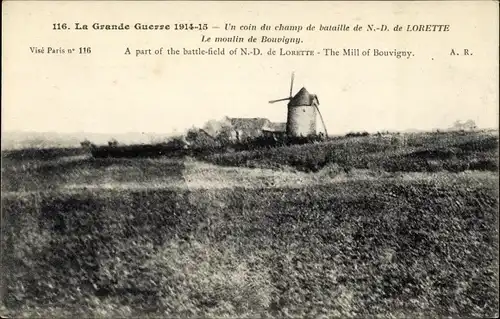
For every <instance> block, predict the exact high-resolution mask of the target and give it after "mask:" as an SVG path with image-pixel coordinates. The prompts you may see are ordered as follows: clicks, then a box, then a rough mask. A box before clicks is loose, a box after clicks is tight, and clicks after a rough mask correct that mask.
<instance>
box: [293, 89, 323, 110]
mask: <svg viewBox="0 0 500 319" xmlns="http://www.w3.org/2000/svg"><path fill="white" fill-rule="evenodd" d="M314 102H316V103H317V104H319V100H318V97H317V96H316V94H311V93H309V92H308V91H307V90H306V88H305V87H303V88H302V89H300V91H299V92H297V94H295V96H294V97H293V98H292V99H291V100H290V102H289V103H288V105H289V106H303V105H313V103H314Z"/></svg>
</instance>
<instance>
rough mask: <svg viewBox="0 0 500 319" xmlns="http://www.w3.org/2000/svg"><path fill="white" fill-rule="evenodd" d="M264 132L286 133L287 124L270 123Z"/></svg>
mask: <svg viewBox="0 0 500 319" xmlns="http://www.w3.org/2000/svg"><path fill="white" fill-rule="evenodd" d="M262 130H264V131H270V132H285V131H286V123H274V122H270V123H269V124H267V125H266V126H264V127H263V128H262Z"/></svg>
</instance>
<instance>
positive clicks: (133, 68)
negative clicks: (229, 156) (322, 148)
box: [2, 2, 498, 133]
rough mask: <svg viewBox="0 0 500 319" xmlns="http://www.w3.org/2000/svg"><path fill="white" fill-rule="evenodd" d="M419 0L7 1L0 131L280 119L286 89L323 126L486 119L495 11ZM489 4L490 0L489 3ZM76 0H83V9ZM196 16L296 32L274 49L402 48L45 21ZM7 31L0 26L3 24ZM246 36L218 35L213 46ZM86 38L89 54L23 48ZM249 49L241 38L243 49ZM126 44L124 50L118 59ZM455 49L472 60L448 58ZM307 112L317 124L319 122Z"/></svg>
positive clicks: (162, 127)
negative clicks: (212, 51) (415, 27)
mask: <svg viewBox="0 0 500 319" xmlns="http://www.w3.org/2000/svg"><path fill="white" fill-rule="evenodd" d="M485 3H488V2H483V4H478V3H468V2H459V3H456V4H454V5H453V4H449V3H448V4H445V3H437V2H427V3H420V4H418V3H414V4H412V3H391V2H379V3H376V4H375V3H362V2H358V3H342V2H334V3H327V2H315V3H312V4H304V3H299V2H293V3H287V2H274V3H266V4H264V3H241V2H240V3H222V2H221V3H218V2H209V3H198V4H195V3H192V2H189V3H187V2H173V3H162V2H152V3H147V4H146V3H142V4H138V3H134V2H124V3H118V2H108V3H102V2H96V3H85V4H81V3H80V4H79V3H72V4H70V3H64V2H59V3H57V2H54V3H39V2H24V3H8V5H7V6H6V5H5V2H4V3H3V4H2V5H3V10H2V11H3V12H2V15H3V16H2V18H3V19H2V24H3V30H4V31H3V32H5V33H4V36H3V37H2V44H3V47H4V48H5V51H4V52H3V56H2V70H3V71H2V86H3V87H2V91H3V92H5V93H4V94H3V95H2V130H3V131H42V132H45V131H51V132H61V133H70V132H95V133H123V132H150V133H151V132H153V133H154V132H157V133H169V132H175V131H182V130H185V129H187V128H189V127H191V126H201V125H203V123H204V122H206V121H207V120H210V119H220V118H222V117H223V116H229V117H266V118H269V119H270V120H272V121H279V122H283V121H285V120H286V102H282V103H275V104H269V103H268V101H269V100H273V99H278V98H283V97H287V96H288V94H289V89H290V77H291V72H292V71H294V72H295V82H294V93H295V92H297V91H298V90H299V89H300V88H301V87H306V88H307V90H308V91H309V92H311V93H315V94H317V95H318V97H319V101H320V103H321V104H320V110H321V112H322V114H323V117H324V120H325V122H326V125H327V128H328V131H329V133H330V132H331V133H344V132H349V131H369V132H372V131H380V130H391V131H392V130H397V131H401V130H409V129H419V130H432V129H436V128H447V127H449V126H451V125H452V123H453V122H454V121H456V120H462V121H465V120H469V119H471V120H474V121H475V122H476V124H477V125H478V126H479V127H483V128H496V127H498V10H497V8H496V6H491V5H490V6H488V5H487V4H485ZM491 4H493V5H495V4H494V3H493V2H491ZM83 5H85V6H83ZM58 21H59V22H68V23H69V24H70V25H72V22H80V23H88V24H92V23H93V22H100V23H119V22H121V21H123V22H125V23H129V24H131V25H133V24H134V23H136V22H142V23H151V24H156V23H175V22H176V21H200V22H201V21H205V22H206V23H208V24H209V25H217V26H220V27H221V28H222V29H215V30H214V29H211V30H208V31H207V33H206V35H208V36H217V35H219V36H230V35H233V34H234V35H239V36H243V37H244V38H248V37H249V36H250V35H252V34H253V35H255V36H257V37H260V36H262V35H267V36H283V35H285V36H287V37H301V38H302V40H303V43H302V44H300V45H298V46H297V45H288V46H286V45H277V44H273V45H271V44H262V45H260V49H261V51H263V52H266V51H267V49H268V48H270V47H271V46H276V47H284V48H291V49H293V48H311V49H314V50H316V51H319V50H321V49H323V48H334V49H338V50H341V51H342V50H343V49H344V48H359V49H360V50H364V49H371V51H372V52H373V50H374V49H379V50H388V51H390V50H394V49H397V50H405V51H412V52H413V53H414V56H412V57H411V58H410V59H406V58H402V59H396V58H394V57H373V56H371V57H345V56H344V57H342V56H341V57H325V56H315V57H286V56H250V57H245V56H228V55H226V56H218V57H217V56H210V57H207V56H205V57H201V56H168V55H159V56H155V55H152V56H140V57H135V56H134V52H135V49H146V48H151V49H153V50H154V49H155V48H160V47H163V48H164V50H165V49H167V48H169V47H174V48H178V49H182V48H183V47H185V48H189V49H191V48H198V47H204V48H206V47H209V46H215V44H206V43H201V42H200V37H201V33H200V32H191V31H186V32H185V33H182V32H171V31H156V32H154V31H133V30H132V31H126V32H119V31H107V32H106V31H87V32H85V31H76V30H71V31H54V30H52V24H53V23H55V22H58ZM226 22H229V23H233V24H238V23H239V24H253V25H256V26H260V25H261V24H263V23H267V24H278V23H282V24H287V25H291V24H293V25H298V24H305V25H307V24H309V23H312V24H315V25H319V24H324V25H336V24H339V23H346V24H350V25H352V24H356V23H358V24H360V25H366V24H368V23H375V24H381V23H385V24H387V25H389V26H391V25H394V24H397V23H399V24H401V25H407V24H413V23H438V24H450V30H451V31H450V32H448V33H393V32H390V33H389V34H387V33H370V32H360V33H352V32H344V33H342V32H328V31H318V32H309V33H305V32H300V33H292V32H288V33H263V32H261V31H256V32H253V33H252V32H248V31H238V32H237V33H235V32H225V31H224V30H223V27H224V24H225V23H226ZM9 30H12V31H9ZM243 45H245V44H241V43H230V44H226V45H224V46H223V47H225V48H226V52H227V51H228V50H229V49H231V48H235V47H240V46H243ZM32 46H39V47H45V48H47V47H48V46H52V47H53V48H59V47H61V48H70V47H74V48H79V47H87V46H88V47H91V48H92V53H91V54H89V55H78V54H72V55H68V54H66V55H53V54H38V55H37V54H32V53H31V52H30V47H32ZM248 46H250V45H248ZM127 47H129V48H130V49H131V51H132V52H133V54H132V56H127V55H124V52H125V49H126V48H127ZM452 48H455V49H456V50H457V51H459V52H461V50H462V49H463V48H468V49H469V50H470V51H471V52H473V55H472V56H458V57H457V56H450V55H449V53H450V51H451V49H452ZM318 122H319V121H318Z"/></svg>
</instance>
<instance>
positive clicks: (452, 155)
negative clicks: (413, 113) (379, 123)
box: [0, 133, 498, 318]
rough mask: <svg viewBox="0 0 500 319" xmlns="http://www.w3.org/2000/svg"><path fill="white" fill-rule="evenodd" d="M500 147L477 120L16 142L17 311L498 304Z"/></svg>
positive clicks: (343, 311) (6, 183)
mask: <svg viewBox="0 0 500 319" xmlns="http://www.w3.org/2000/svg"><path fill="white" fill-rule="evenodd" d="M497 145H498V138H497V137H496V136H494V135H492V134H476V133H468V134H434V135H433V134H421V135H413V136H410V137H409V138H408V139H406V140H405V141H404V142H401V141H400V140H395V139H392V140H391V139H382V138H378V137H361V138H349V139H348V138H340V139H336V140H332V141H329V142H327V143H319V144H312V145H301V146H288V147H283V148H279V149H261V150H251V151H245V152H230V153H225V154H212V155H204V156H203V157H200V158H182V159H171V158H156V159H145V158H141V159H130V158H129V159H117V158H114V159H113V158H103V159H93V158H91V157H89V156H88V155H86V154H84V153H78V152H77V151H74V153H72V152H73V151H67V150H66V151H65V152H64V153H63V152H61V156H59V157H58V156H57V155H54V154H53V152H52V153H50V154H51V156H50V157H43V156H42V157H40V156H39V155H37V154H38V153H36V152H34V151H31V152H32V153H29V155H23V156H19V153H4V154H3V161H2V193H3V196H2V225H3V226H2V227H3V238H2V245H3V247H2V251H3V252H4V253H3V256H2V264H3V269H6V270H7V271H5V272H2V276H3V280H4V282H5V284H4V285H2V286H3V288H4V291H3V292H2V302H3V303H2V308H1V309H0V310H1V312H2V313H5V314H6V315H8V316H19V315H24V316H33V317H44V318H47V317H55V316H59V317H69V316H71V317H82V316H90V315H92V316H100V317H112V316H113V317H132V316H135V317H137V316H139V315H140V316H141V317H145V316H149V317H153V316H168V317H172V316H176V317H177V316H182V317H252V318H255V317H262V318H266V317H280V318H282V317H322V316H323V317H328V318H330V317H363V318H365V317H384V318H394V317H411V318H415V317H429V316H431V317H436V316H454V317H458V316H461V317H471V316H475V317H494V316H495V315H496V314H498V172H497V170H498V164H497V159H496V158H497V156H498V155H497V152H498V147H497ZM25 154H28V153H25ZM37 156H38V157H37ZM318 158H319V160H318Z"/></svg>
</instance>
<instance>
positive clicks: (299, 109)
mask: <svg viewBox="0 0 500 319" xmlns="http://www.w3.org/2000/svg"><path fill="white" fill-rule="evenodd" d="M293 80H294V73H292V80H291V84H290V96H289V97H287V98H283V99H279V100H273V101H269V103H271V104H272V103H276V102H281V101H289V102H288V115H287V121H286V133H287V135H288V136H294V137H298V136H309V135H312V134H316V115H317V114H319V116H320V119H321V122H322V124H323V128H324V131H325V135H326V136H328V132H327V130H326V126H325V122H324V121H323V116H321V112H320V111H319V107H318V106H319V100H318V96H317V95H316V94H311V93H309V92H308V91H307V90H306V88H305V87H303V88H301V89H300V90H299V92H298V93H297V94H295V95H294V96H293Z"/></svg>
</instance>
